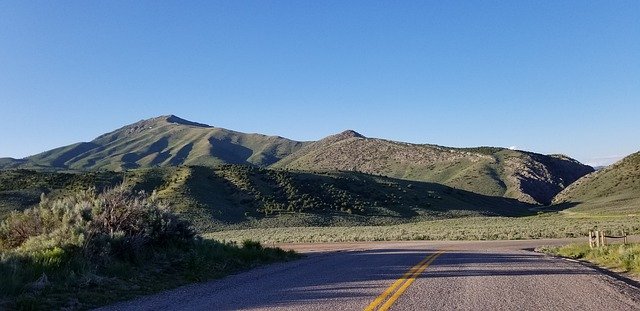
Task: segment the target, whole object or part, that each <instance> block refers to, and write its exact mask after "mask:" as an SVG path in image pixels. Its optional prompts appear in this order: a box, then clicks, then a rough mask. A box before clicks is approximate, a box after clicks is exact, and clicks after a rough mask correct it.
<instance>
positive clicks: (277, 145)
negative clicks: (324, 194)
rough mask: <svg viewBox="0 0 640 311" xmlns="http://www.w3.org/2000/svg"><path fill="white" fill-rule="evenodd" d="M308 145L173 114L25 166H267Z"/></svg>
mask: <svg viewBox="0 0 640 311" xmlns="http://www.w3.org/2000/svg"><path fill="white" fill-rule="evenodd" d="M305 145H306V143H304V142H297V141H292V140H289V139H286V138H282V137H279V136H266V135H260V134H245V133H240V132H236V131H231V130H227V129H223V128H217V127H212V126H209V125H206V124H201V123H196V122H191V121H187V120H184V119H181V118H178V117H176V116H173V115H169V116H161V117H157V118H152V119H148V120H142V121H140V122H137V123H134V124H131V125H127V126H125V127H122V128H120V129H117V130H115V131H113V132H111V133H107V134H104V135H101V136H99V137H97V138H96V139H94V140H92V141H90V142H82V143H77V144H73V145H69V146H65V147H61V148H56V149H53V150H50V151H46V152H43V153H40V154H37V155H34V156H31V157H28V158H26V159H25V160H26V162H27V163H24V164H21V166H22V167H33V168H57V169H69V170H96V169H107V170H125V169H132V168H140V167H154V166H179V165H219V164H229V163H233V164H250V165H257V166H268V165H270V164H273V163H275V162H277V161H278V160H280V159H281V158H283V157H285V156H287V155H289V154H291V153H292V152H295V151H296V150H298V149H300V148H301V147H303V146H305ZM7 161H8V162H9V164H10V165H11V166H14V167H15V166H16V164H15V163H11V162H10V161H9V160H7ZM0 167H1V166H0Z"/></svg>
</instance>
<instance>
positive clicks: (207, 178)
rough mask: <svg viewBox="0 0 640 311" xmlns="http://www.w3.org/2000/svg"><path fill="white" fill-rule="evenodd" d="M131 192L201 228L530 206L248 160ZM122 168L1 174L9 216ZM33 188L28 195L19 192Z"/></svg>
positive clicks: (128, 178) (517, 212)
mask: <svg viewBox="0 0 640 311" xmlns="http://www.w3.org/2000/svg"><path fill="white" fill-rule="evenodd" d="M124 175H125V176H124V183H125V185H127V186H128V187H131V188H132V189H133V190H136V191H138V190H144V191H146V192H152V191H157V194H158V196H159V197H160V198H163V199H165V200H167V201H168V202H169V203H171V205H172V206H174V208H175V209H176V211H177V212H179V213H180V214H182V215H183V217H186V218H188V219H190V220H191V221H193V222H194V223H195V226H196V227H197V228H199V229H200V230H203V231H212V230H220V229H222V228H229V227H235V228H244V227H276V226H309V225H314V226H315V225H318V226H325V225H353V224H375V225H377V224H391V223H403V222H407V221H412V220H419V219H437V218H450V217H462V216H478V215H489V216H498V215H501V216H521V215H527V214H530V213H531V211H530V208H531V207H532V206H531V205H528V204H524V203H521V202H518V201H516V200H513V199H506V198H501V197H489V196H482V195H478V194H474V193H471V192H467V191H462V190H456V189H452V188H449V187H447V186H442V185H438V184H433V183H424V182H412V181H406V180H398V179H392V178H386V177H379V176H373V175H367V174H361V173H348V172H344V173H325V174H311V173H302V172H300V173H298V172H287V171H277V170H269V169H263V168H257V167H253V166H244V165H224V166H220V167H215V168H210V167H200V166H196V167H177V168H175V167H169V168H153V169H136V170H132V171H127V172H126V174H124ZM122 176H123V174H122V173H116V172H104V173H99V174H96V173H77V174H67V173H51V172H40V173H39V172H34V171H29V170H17V171H2V172H0V180H2V181H3V188H2V189H1V190H0V207H1V210H2V211H4V212H5V213H6V212H7V211H8V210H11V209H21V208H25V207H27V206H29V205H32V204H37V202H38V201H39V192H40V191H42V192H51V195H53V196H54V197H55V195H56V194H63V193H64V192H65V191H68V190H70V189H77V188H79V187H80V188H82V186H86V187H91V186H98V187H104V186H109V185H113V186H115V185H117V184H119V183H120V182H121V181H122V180H123V177H122ZM26 192H29V193H32V195H31V196H29V197H25V196H22V195H21V193H26Z"/></svg>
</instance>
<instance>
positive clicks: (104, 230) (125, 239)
mask: <svg viewBox="0 0 640 311" xmlns="http://www.w3.org/2000/svg"><path fill="white" fill-rule="evenodd" d="M194 236H195V233H194V231H193V230H192V229H191V227H190V226H189V224H188V223H187V222H185V221H183V220H181V219H179V218H178V217H177V216H176V215H175V214H173V213H171V212H170V211H169V209H168V207H167V205H165V204H163V203H162V202H161V201H159V200H158V199H157V196H156V195H155V193H154V194H152V195H147V194H145V193H144V192H138V193H133V192H131V191H130V190H128V189H126V188H124V187H117V188H113V189H109V190H106V191H105V192H103V193H96V190H95V189H89V190H84V191H77V192H74V193H71V194H69V195H68V196H66V197H64V198H61V199H58V200H48V199H47V198H46V197H43V199H42V200H41V202H40V204H39V206H38V207H35V208H31V209H27V210H25V211H22V212H13V213H11V214H10V215H9V217H8V218H7V219H5V220H4V221H3V222H2V223H1V224H0V248H1V249H5V250H16V251H22V252H32V251H38V250H46V249H52V248H55V247H62V248H67V249H69V248H77V249H82V250H83V251H84V253H85V255H88V256H104V255H110V254H114V255H122V254H124V255H127V254H132V253H137V252H139V251H140V250H141V249H143V248H144V247H146V246H148V245H162V244H166V243H170V242H177V243H181V242H186V241H189V240H192V239H193V238H194Z"/></svg>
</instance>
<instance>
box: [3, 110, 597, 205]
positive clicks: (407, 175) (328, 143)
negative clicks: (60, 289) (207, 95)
mask: <svg viewBox="0 0 640 311" xmlns="http://www.w3.org/2000/svg"><path fill="white" fill-rule="evenodd" d="M222 164H245V165H252V166H257V167H270V168H274V169H285V170H299V171H317V172H327V171H353V172H363V173H368V174H375V175H384V176H388V177H392V178H399V179H406V180H414V181H425V182H435V183H439V184H443V185H446V186H449V187H453V188H457V189H461V190H465V191H470V192H474V193H478V194H482V195H485V196H495V197H507V198H513V199H517V200H520V201H522V202H527V203H536V204H549V203H550V202H551V200H552V198H553V197H554V196H555V195H556V194H557V193H558V192H560V191H561V190H562V189H564V188H565V187H566V186H567V185H569V184H570V183H572V182H573V181H575V180H577V179H578V178H580V177H582V176H583V175H585V174H587V173H590V172H592V171H593V169H592V168H591V167H589V166H586V165H582V164H581V163H579V162H577V161H575V160H573V159H570V158H568V157H565V156H561V155H541V154H536V153H531V152H524V151H516V150H509V149H505V148H493V147H479V148H449V147H442V146H436V145H418V144H410V143H403V142H396V141H390V140H384V139H377V138H367V137H365V136H363V135H361V134H359V133H358V132H356V131H353V130H348V131H344V132H342V133H339V134H336V135H332V136H329V137H326V138H324V139H321V140H319V141H315V142H299V141H293V140H290V139H286V138H282V137H279V136H265V135H260V134H246V133H240V132H236V131H232V130H227V129H223V128H217V127H213V126H209V125H206V124H201V123H196V122H192V121H187V120H184V119H181V118H179V117H176V116H173V115H169V116H161V117H157V118H152V119H148V120H142V121H139V122H136V123H134V124H131V125H127V126H124V127H122V128H120V129H117V130H115V131H113V132H111V133H107V134H104V135H101V136H99V137H97V138H96V139H94V140H92V141H90V142H81V143H77V144H73V145H69V146H65V147H60V148H56V149H53V150H50V151H46V152H43V153H40V154H37V155H34V156H30V157H27V158H25V159H20V160H16V159H10V158H4V159H0V168H5V169H6V168H30V169H38V170H69V171H83V170H113V171H123V170H128V169H136V168H150V167H172V166H173V167H175V166H184V165H187V166H194V165H199V166H218V165H222Z"/></svg>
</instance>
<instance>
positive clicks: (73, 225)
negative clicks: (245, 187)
mask: <svg viewBox="0 0 640 311" xmlns="http://www.w3.org/2000/svg"><path fill="white" fill-rule="evenodd" d="M296 257H297V255H296V254H295V253H293V252H285V251H283V250H281V249H277V248H263V247H262V246H261V244H260V243H257V242H251V241H244V242H243V243H242V244H241V245H238V244H236V243H220V242H216V241H212V240H203V239H201V238H199V237H198V236H196V235H195V233H194V231H193V230H192V229H191V227H190V226H189V224H188V223H187V222H185V221H184V220H181V219H179V218H178V217H177V216H176V215H175V214H173V213H172V212H171V211H170V210H169V209H168V207H167V206H165V205H164V203H162V202H161V201H160V200H158V198H157V196H156V195H155V194H154V195H151V196H147V195H145V194H144V193H133V192H131V191H129V190H127V189H126V188H124V187H119V188H114V189H111V190H107V191H106V192H104V193H100V194H98V193H96V192H95V191H94V190H88V191H77V192H73V193H72V194H69V195H67V196H64V197H62V198H59V199H55V200H49V199H47V198H46V197H43V198H42V201H41V202H40V204H39V205H38V206H37V207H34V208H29V209H26V210H24V211H14V212H12V213H11V214H9V215H8V216H7V217H6V219H4V221H3V222H2V223H1V224H0V309H22V310H51V309H61V308H66V309H71V310H75V309H88V308H91V307H96V306H100V305H104V304H107V303H110V302H114V301H117V300H123V299H127V298H132V297H135V296H138V295H142V294H147V293H151V292H157V291H160V290H163V289H168V288H173V287H177V286H179V285H183V284H187V283H191V282H197V281H202V280H206V279H211V278H216V277H221V276H224V275H227V274H229V273H232V272H235V271H238V270H242V269H247V268H250V267H253V266H255V265H258V264H264V263H269V262H274V261H279V260H288V259H293V258H296Z"/></svg>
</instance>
